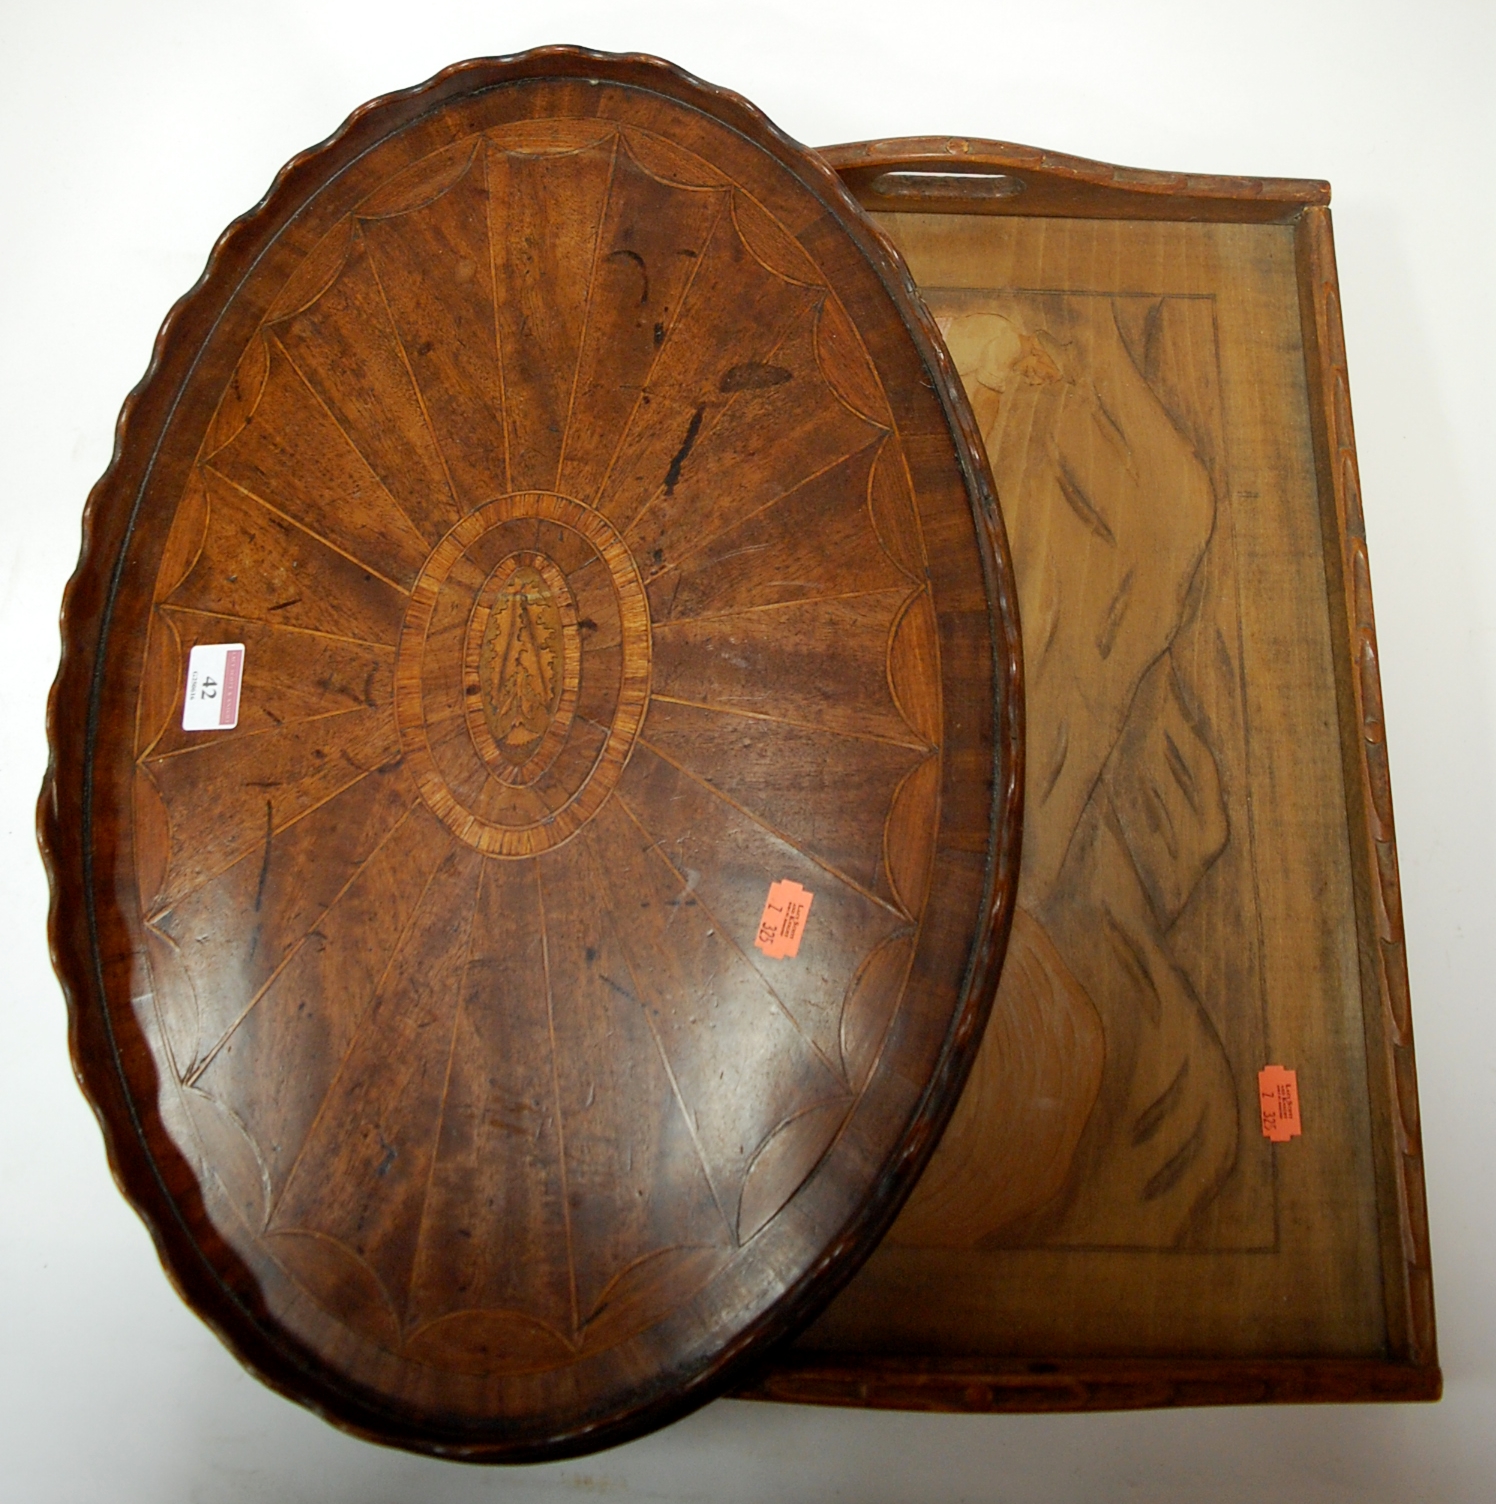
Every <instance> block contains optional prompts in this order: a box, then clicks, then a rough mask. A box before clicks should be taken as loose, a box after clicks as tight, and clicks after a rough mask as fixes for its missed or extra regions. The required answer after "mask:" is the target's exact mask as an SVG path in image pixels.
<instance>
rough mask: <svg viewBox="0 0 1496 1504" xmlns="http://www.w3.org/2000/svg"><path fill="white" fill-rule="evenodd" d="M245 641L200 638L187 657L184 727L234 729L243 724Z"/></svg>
mask: <svg viewBox="0 0 1496 1504" xmlns="http://www.w3.org/2000/svg"><path fill="white" fill-rule="evenodd" d="M243 677H244V644H243V643H242V642H200V643H198V645H197V646H196V647H195V648H193V650H192V656H191V657H190V658H189V659H188V660H187V698H186V699H185V700H184V701H183V703H182V730H183V731H232V730H233V729H234V727H235V726H237V725H238V724H239V684H240V681H241V680H242V679H243Z"/></svg>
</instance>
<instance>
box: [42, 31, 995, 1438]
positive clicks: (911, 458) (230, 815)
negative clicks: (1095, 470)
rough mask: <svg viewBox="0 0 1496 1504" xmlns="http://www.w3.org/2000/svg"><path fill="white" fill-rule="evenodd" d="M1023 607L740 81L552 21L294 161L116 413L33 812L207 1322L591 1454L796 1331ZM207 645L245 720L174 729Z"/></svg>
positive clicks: (789, 148) (283, 1355) (903, 1112)
mask: <svg viewBox="0 0 1496 1504" xmlns="http://www.w3.org/2000/svg"><path fill="white" fill-rule="evenodd" d="M1014 609H1015V608H1014V600H1013V593H1012V588H1011V582H1010V576H1009V573H1008V564H1007V558H1006V552H1005V545H1004V542H1003V535H1002V529H1001V524H1000V521H999V519H998V514H997V508H996V502H995V498H994V495H993V490H992V485H991V480H990V475H989V472H988V470H987V468H986V463H985V460H984V458H983V456H982V453H981V447H980V440H979V438H978V436H977V433H976V430H975V427H974V424H973V421H972V418H971V414H970V410H969V408H968V407H967V405H966V402H965V399H964V397H963V396H962V394H961V390H960V386H959V382H958V381H957V379H956V376H955V373H954V372H953V370H952V369H951V367H950V365H949V363H948V361H947V359H946V357H945V354H944V350H943V347H942V345H941V343H940V341H939V338H938V335H937V334H936V333H935V329H934V325H933V323H932V322H931V320H930V318H929V316H928V315H927V314H926V312H925V311H924V309H923V307H922V305H921V304H920V302H919V300H918V298H917V297H916V296H915V294H914V293H913V290H912V287H911V285H910V283H909V281H908V278H907V276H906V274H905V273H904V271H903V269H902V267H901V265H900V263H899V262H898V259H897V257H896V256H895V255H894V254H893V253H892V252H891V251H890V250H889V249H888V248H887V246H886V244H885V243H884V242H883V241H882V240H881V239H880V237H879V236H878V235H877V234H876V232H874V231H872V230H871V229H870V227H869V225H868V223H867V222H866V220H865V219H864V217H863V216H862V215H861V213H860V211H859V210H858V209H857V208H856V206H855V204H854V203H853V201H852V199H851V198H850V196H849V195H848V194H847V193H846V192H845V191H844V189H843V188H842V187H841V185H840V184H839V183H838V181H837V179H836V178H835V176H834V174H833V173H832V172H831V171H830V170H829V169H828V168H827V167H825V166H824V165H822V164H821V163H819V162H818V161H817V160H816V159H815V158H813V157H812V156H810V155H809V154H807V153H806V152H805V151H804V150H803V149H801V148H798V147H796V146H794V145H793V144H792V143H790V142H789V141H787V140H786V139H785V138H784V137H783V136H781V135H780V134H779V133H778V132H776V131H775V130H774V129H773V127H772V126H770V125H769V124H768V123H767V122H766V121H765V120H764V119H763V117H762V116H760V115H759V114H758V113H757V112H756V111H754V110H753V109H752V108H751V107H750V106H748V105H747V104H745V103H744V102H743V101H742V100H740V99H738V98H736V97H735V96H732V95H728V94H725V93H722V92H720V91H717V90H714V89H710V88H708V87H706V86H704V85H702V84H700V83H698V82H696V81H694V80H692V79H690V78H688V77H686V76H685V75H683V74H681V73H679V72H677V71H675V70H673V69H671V68H669V67H667V66H666V65H664V64H661V63H659V62H656V61H653V60H650V59H645V58H637V57H627V58H619V57H608V56H603V55H599V54H592V53H583V52H578V51H574V50H570V49H554V50H548V51H544V52H538V53H532V54H528V55H525V56H523V57H519V58H514V59H500V60H484V61H479V62H474V63H467V64H463V65H461V66H459V67H457V68H454V69H451V70H448V71H447V72H446V73H443V74H441V75H440V76H438V77H437V78H436V79H434V80H432V81H431V82H430V83H428V84H426V85H424V86H423V87H421V88H420V89H417V90H414V91H411V92H408V93H404V94H397V95H392V96H390V97H389V98H387V99H384V100H381V101H377V102H375V103H374V104H372V105H369V106H367V107H366V108H364V109H362V110H360V111H359V112H358V113H357V114H355V115H354V116H353V117H352V118H351V119H350V120H349V121H348V123H347V124H346V125H345V126H344V127H343V129H342V130H340V131H339V132H338V133H337V135H336V136H334V137H333V138H332V139H331V140H329V141H328V142H326V143H325V144H324V145H322V146H320V147H318V148H316V149H315V150H314V151H311V152H309V153H308V154H306V155H305V156H302V157H299V158H297V159H296V160H295V161H294V162H292V163H291V164H290V165H289V166H288V167H287V168H286V169H285V171H284V172H283V173H282V174H281V176H280V177H279V178H278V179H277V180H276V182H275V184H274V186H273V187H272V189H271V191H270V193H269V194H268V196H267V197H266V199H265V200H264V202H263V203H261V204H260V205H259V206H258V207H257V208H256V209H255V210H254V211H253V212H252V213H250V214H249V215H247V216H245V218H243V219H242V220H240V221H238V222H237V223H236V224H235V225H233V226H232V227H231V228H230V229H229V230H228V231H227V232H226V234H225V235H224V237H223V239H222V240H221V241H220V243H219V245H218V247H217V249H216V250H215V252H214V255H213V258H212V261H211V262H210V264H209V267H208V270H207V271H206V273H205V274H204V277H203V279H202V281H201V282H200V283H199V284H198V286H197V287H196V288H194V289H193V291H192V292H191V293H189V294H188V296H187V297H186V298H185V299H183V301H182V302H181V303H180V304H179V305H178V307H177V308H176V309H175V310H174V311H173V313H172V315H171V317H170V318H169V320H168V321H167V324H166V326H165V328H164V329H163V331H162V335H161V338H160V341H159V343H158V346H157V349H156V353H155V358H154V360H153V362H152V365H151V369H150V371H149V372H148V373H147V376H146V378H145V380H144V381H143V382H142V384H141V385H140V387H139V388H138V389H137V390H136V391H135V393H134V394H133V395H132V397H131V398H130V400H129V402H128V403H127V404H126V409H125V412H124V415H123V417H122V420H121V428H120V439H119V446H118V449H117V452H116V456H115V459H114V462H113V463H112V465H111V467H110V469H109V472H108V473H107V474H106V475H105V477H104V478H103V479H102V480H101V481H100V482H99V484H98V486H97V487H96V489H95V491H94V493H93V495H92V497H91V498H90V502H89V507H88V514H87V523H86V533H85V545H84V549H83V555H82V559H81V561H80V564H79V568H78V572H77V574H76V576H75V577H74V579H73V582H72V584H71V585H70V587H69V590H68V595H67V600H66V604H65V608H64V617H63V629H64V655H63V661H62V667H61V670H60V672H59V676H58V679H57V683H56V687H55V689H54V692H53V698H52V703H51V713H50V732H51V740H52V748H53V758H54V761H53V766H52V769H51V772H50V774H49V776H48V780H47V784H46V787H45V789H44V791H43V797H42V804H41V812H40V819H41V834H42V841H43V846H44V849H45V852H46V854H47V859H48V863H49V869H50V872H51V876H52V882H53V894H54V903H53V913H52V939H53V946H54V954H55V958H56V964H57V967H58V970H59V973H60V975H61V977H62V979H63V982H64V985H65V987H66V991H67V994H68V999H69V1003H70V1007H71V1010H72V1027H73V1048H74V1053H75V1059H76V1063H77V1069H78V1073H79V1076H80V1078H81V1080H82V1082H83V1085H84V1088H85V1090H86V1091H87V1092H88V1094H89V1096H90V1098H91V1100H92V1101H93V1102H94V1104H95V1106H96V1108H97V1110H98V1113H99V1116H100V1119H101V1122H102V1123H103V1126H104V1130H105V1134H106V1138H107V1141H108V1146H109V1152H110V1155H111V1161H112V1163H113V1165H114V1167H115V1170H116V1172H117V1175H118V1177H119V1179H120V1182H121V1185H122V1186H123V1188H124V1190H125V1192H126V1194H127V1195H128V1196H129V1197H130V1198H131V1200H132V1201H133V1202H134V1203H135V1205H136V1206H137V1207H138V1208H139V1210H140V1212H141V1214H142V1215H143V1216H144V1218H145V1219H146V1221H147V1222H148V1223H149V1224H150V1227H151V1229H152V1232H153V1233H154V1235H155V1237H156V1239H157V1241H158V1244H159V1247H160V1250H161V1253H162V1257H163V1259H164V1260H165V1262H166V1264H167V1266H168V1268H169V1270H170V1272H171V1274H172V1277H173V1279H174V1280H175V1281H176V1283H177V1284H178V1286H179V1288H180V1289H181V1291H182V1293H183V1294H184V1296H185V1297H186V1299H187V1300H188V1301H189V1302H190V1303H191V1304H192V1305H193V1306H194V1307H195V1308H196V1309H197V1310H198V1311H199V1312H200V1313H201V1314H202V1315H203V1317H204V1318H205V1319H206V1320H208V1321H209V1322H210V1323H211V1324H212V1325H213V1326H214V1327H215V1328H216V1329H217V1330H218V1331H219V1332H220V1334H221V1335H222V1336H223V1338H224V1340H225V1341H227V1342H228V1343H229V1344H230V1346H231V1347H232V1348H233V1349H234V1351H235V1352H236V1353H237V1354H238V1355H239V1356H240V1357H241V1358H242V1359H243V1360H244V1361H245V1362H246V1363H248V1364H249V1365H250V1366H251V1367H252V1368H253V1369H254V1370H255V1371H257V1372H258V1373H259V1374H260V1375H261V1376H262V1377H264V1378H265V1379H266V1380H267V1381H268V1382H270V1383H271V1384H273V1385H275V1386H276V1387H277V1388H279V1389H281V1390H282V1391H283V1392H285V1393H287V1394H289V1395H291V1396H292V1397H294V1398H296V1399H298V1400H301V1401H303V1402H304V1403H307V1404H309V1405H311V1406H313V1407H314V1408H316V1409H318V1410H320V1411H321V1412H323V1413H324V1414H326V1415H327V1416H329V1417H330V1418H332V1419H334V1420H336V1421H337V1422H339V1423H340V1424H342V1425H345V1426H347V1427H349V1428H351V1429H354V1430H356V1431H358V1432H361V1433H362V1434H365V1435H367V1436H371V1437H374V1438H377V1439H380V1440H384V1441H389V1442H394V1443H397V1444H399V1445H403V1446H407V1447H412V1448H419V1449H423V1450H427V1451H432V1452H438V1453H441V1454H444V1455H448V1456H457V1457H464V1458H469V1459H513V1458H536V1457H541V1456H555V1455H560V1454H564V1453H568V1452H575V1451H579V1450H584V1449H587V1448H592V1447H597V1446H602V1445H605V1444H608V1443H612V1442H615V1441H618V1440H620V1439H622V1438H624V1437H626V1436H628V1435H631V1434H634V1433H637V1432H638V1431H640V1430H642V1429H644V1428H646V1427H649V1426H652V1425H656V1424H659V1423H661V1422H662V1421H664V1420H665V1419H667V1418H669V1417H671V1416H673V1415H675V1414H677V1413H679V1412H680V1411H682V1410H683V1409H685V1408H687V1407H689V1406H691V1405H694V1404H696V1403H699V1402H700V1401H702V1400H703V1399H705V1398H706V1397H708V1396H709V1395H710V1394H712V1393H714V1392H716V1391H717V1390H719V1389H721V1388H722V1387H723V1386H724V1385H725V1384H727V1383H728V1382H729V1381H730V1379H731V1377H732V1375H733V1374H734V1373H735V1372H737V1371H738V1370H739V1368H740V1366H741V1364H742V1363H743V1362H744V1361H745V1360H747V1359H749V1358H751V1357H752V1356H753V1354H754V1353H755V1352H756V1351H758V1350H760V1349H762V1347H763V1346H764V1344H765V1343H766V1342H767V1341H769V1340H771V1339H773V1338H775V1337H777V1336H779V1335H781V1334H783V1333H784V1332H786V1331H789V1330H792V1329H794V1328H795V1327H797V1326H798V1325H799V1324H800V1323H801V1322H802V1321H803V1320H804V1319H806V1317H807V1316H808V1315H809V1314H810V1313H811V1312H812V1310H813V1309H814V1308H816V1307H817V1306H818V1305H819V1304H821V1303H822V1302H823V1301H824V1300H825V1299H826V1298H828V1297H829V1296H830V1295H831V1293H832V1292H833V1291H834V1289H835V1288H836V1287H837V1286H838V1285H839V1284H840V1283H841V1282H843V1281H844V1280H845V1278H846V1277H847V1276H848V1275H850V1273H851V1272H852V1269H853V1268H854V1266H855V1265H856V1263H857V1262H858V1260H859V1259H860V1258H861V1257H862V1256H863V1255H864V1254H865V1253H866V1252H867V1251H868V1250H869V1249H870V1248H871V1247H872V1246H873V1244H874V1243H875V1242H876V1240H877V1238H878V1236H879V1235H880V1234H881V1232H882V1231H883V1229H884V1227H885V1226H886V1224H887V1222H888V1221H889V1219H890V1217H891V1216H892V1215H893V1213H894V1212H895V1211H896V1210H897V1207H898V1205H899V1203H900V1201H901V1200H902V1198H903V1196H904V1194H905V1192H906V1191H907V1189H908V1188H909V1186H910V1185H911V1184H912V1182H913V1179H914V1177H915V1176H916V1174H917V1172H918V1170H919V1168H920V1167H921V1165H922V1163H923V1162H924V1160H925V1158H926V1157H927V1155H928V1153H929V1151H930V1149H931V1147H932V1145H933V1144H934V1142H935V1139H936V1137H937V1135H938V1131H939V1129H940V1127H941V1126H942V1124H943V1122H944V1119H945V1117H946V1116H947V1114H948V1112H949V1110H950V1109H951V1107H952V1106H953V1104H954V1102H955V1099H956V1094H957V1091H958V1089H959V1087H960V1083H961V1080H962V1078H963V1076H964V1074H965V1072H966V1069H967V1067H968V1065H969V1063H970V1057H971V1053H972V1050H973V1048H974V1046H975V1044H976V1043H977V1041H978V1040H979V1039H980V1037H981V1027H982V1024H983V1022H984V1019H985V1016H986V1011H987V1008H988V1005H989V1003H990V999H991V996H992V992H993V988H994V986H995V984H996V979H997V973H998V967H999V964H1000V959H1001V955H1002V951H1003V947H1004V944H1005V941H1006V935H1007V925H1008V919H1009V914H1010V901H1011V897H1012V891H1013V883H1014V879H1015V862H1016V853H1017V841H1018V833H1019V823H1018V818H1017V817H1018V805H1019V788H1020V768H1019V714H1020V702H1019V660H1018V653H1017V632H1016V625H1015V616H1014ZM223 643H233V644H242V646H243V649H244V659H243V675H242V699H241V704H240V708H239V712H238V720H237V725H236V726H235V727H234V728H233V729H224V730H209V731H185V730H184V729H183V725H182V709H183V693H184V683H185V676H186V674H187V667H188V659H189V655H190V652H191V649H192V648H194V647H195V646H199V645H206V644H223ZM783 881H789V882H793V883H796V884H798V885H799V886H800V888H801V889H803V890H805V891H806V892H807V893H810V894H812V895H813V897H812V898H811V899H810V900H809V902H810V905H811V906H810V909H809V913H808V916H807V915H805V914H802V915H801V916H800V917H801V919H802V920H803V921H804V927H803V932H802V933H801V935H800V938H799V946H798V950H797V951H796V952H795V953H794V954H790V955H784V954H771V952H773V951H774V950H775V947H773V946H768V947H767V948H765V947H761V946H759V945H757V944H756V943H755V942H756V940H757V939H760V938H761V936H760V921H761V919H762V918H764V917H766V914H765V904H766V899H767V897H768V894H769V889H770V885H771V884H773V883H777V882H783ZM780 949H782V947H780Z"/></svg>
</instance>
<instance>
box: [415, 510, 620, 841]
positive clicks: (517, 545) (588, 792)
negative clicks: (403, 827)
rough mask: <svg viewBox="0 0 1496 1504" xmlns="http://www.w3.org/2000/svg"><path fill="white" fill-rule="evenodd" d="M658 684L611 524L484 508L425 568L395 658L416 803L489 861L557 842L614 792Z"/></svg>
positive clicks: (592, 516)
mask: <svg viewBox="0 0 1496 1504" xmlns="http://www.w3.org/2000/svg"><path fill="white" fill-rule="evenodd" d="M649 677H650V624H649V607H648V603H647V601H646V598H645V593H644V584H643V581H642V580H641V578H640V575H639V569H638V566H637V565H636V563H635V562H634V558H633V556H632V554H631V553H630V552H629V550H628V548H627V547H626V546H625V545H624V543H623V540H622V539H621V538H620V537H619V535H618V533H617V531H616V530H615V529H614V527H613V525H612V524H611V523H610V522H609V521H608V520H607V519H606V518H605V517H604V516H603V515H602V513H601V512H599V511H596V510H595V509H594V508H592V507H589V506H584V505H583V504H582V503H581V502H579V501H574V500H573V499H572V498H570V497H567V496H557V495H555V494H554V493H552V492H546V491H521V492H516V493H514V494H512V495H509V496H500V497H498V498H497V499H496V500H494V501H491V502H488V503H486V504H485V505H483V506H481V507H479V508H477V510H475V511H473V512H470V513H469V514H468V515H467V516H466V517H464V518H463V519H462V521H461V522H459V523H458V524H457V526H456V527H454V528H452V529H451V531H449V532H448V533H447V535H446V537H444V538H443V539H442V540H441V542H440V543H438V544H437V545H436V547H435V548H434V549H432V551H431V553H430V555H429V556H428V557H427V560H426V563H425V565H424V566H423V568H422V569H421V572H420V575H419V577H418V578H417V580H416V583H415V588H414V589H413V590H412V591H411V595H410V602H409V605H408V606H407V608H406V612H405V623H404V626H403V628H402V630H401V633H400V642H399V646H398V648H397V649H396V655H395V720H396V723H397V725H398V726H399V729H400V740H401V745H402V747H403V748H404V751H405V753H406V756H407V757H408V758H409V761H410V766H411V770H412V771H413V772H414V774H415V779H416V785H417V787H418V788H419V789H420V791H421V797H422V798H423V799H424V800H425V802H426V804H427V805H428V806H429V807H430V808H431V809H432V810H433V811H435V813H436V814H437V815H439V816H440V817H441V819H442V820H443V821H444V822H445V823H446V825H447V827H448V828H449V829H450V830H452V831H454V832H455V833H456V834H457V835H458V836H460V837H461V838H462V839H463V840H464V841H466V842H467V844H468V845H469V846H473V847H476V848H477V849H478V850H479V851H482V852H484V853H486V854H487V855H490V856H500V857H510V858H522V857H530V856H534V855H536V854H537V853H539V852H541V851H546V850H549V849H550V848H551V847H553V846H556V845H559V844H560V843H561V842H563V841H565V840H567V839H569V838H570V837H571V836H572V835H574V834H575V833H576V832H577V831H578V830H579V829H580V828H581V827H582V826H583V825H584V824H585V823H586V822H587V821H588V820H590V819H591V818H592V816H593V815H594V814H596V813H597V811H598V810H599V809H600V808H601V806H602V803H603V801H604V800H605V799H606V798H607V797H608V794H609V793H610V792H611V791H612V789H613V786H614V784H615V783H616V782H617V781H618V775H619V774H620V773H621V772H622V771H623V767H624V764H625V763H626V762H627V761H628V755H629V752H630V750H631V749H632V747H633V744H634V739H635V737H636V736H637V734H638V731H639V727H640V724H641V723H642V721H643V719H644V711H645V706H646V703H647V701H648V697H649ZM454 707H458V708H455V709H454Z"/></svg>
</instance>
